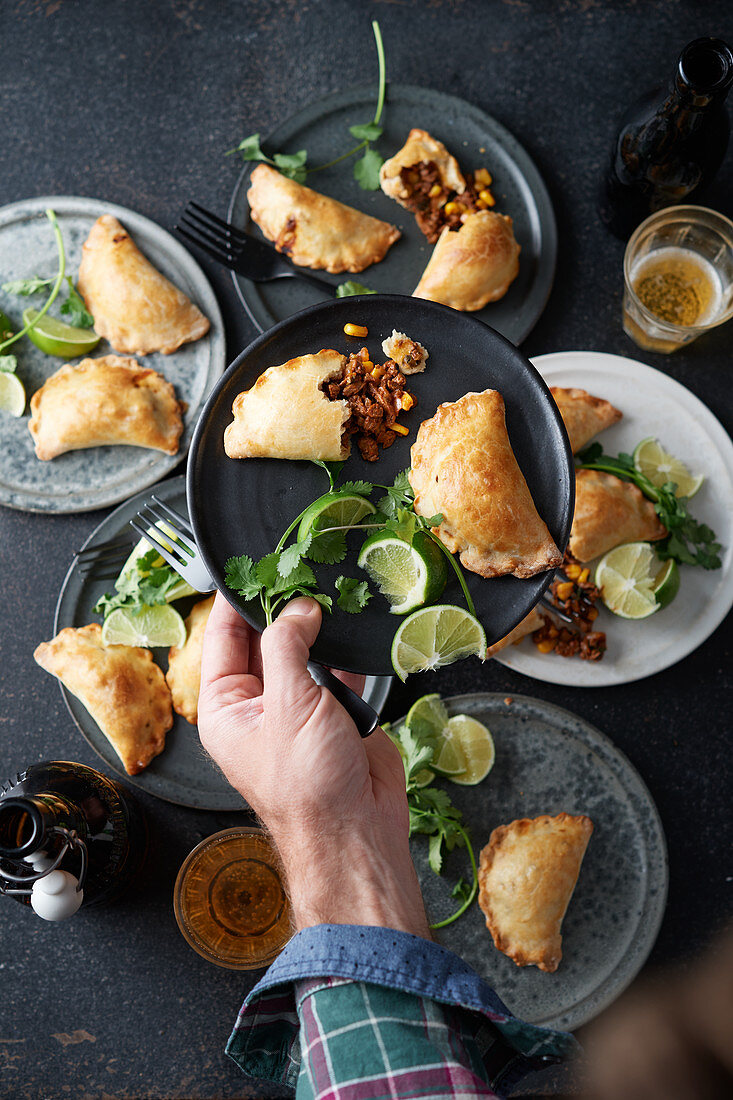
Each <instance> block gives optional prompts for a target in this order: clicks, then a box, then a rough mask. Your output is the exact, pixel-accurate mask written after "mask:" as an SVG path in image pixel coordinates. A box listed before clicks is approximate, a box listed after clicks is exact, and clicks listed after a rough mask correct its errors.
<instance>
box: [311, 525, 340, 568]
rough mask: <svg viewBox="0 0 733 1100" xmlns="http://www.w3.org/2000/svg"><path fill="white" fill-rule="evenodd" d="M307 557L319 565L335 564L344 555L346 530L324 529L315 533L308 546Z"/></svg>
mask: <svg viewBox="0 0 733 1100" xmlns="http://www.w3.org/2000/svg"><path fill="white" fill-rule="evenodd" d="M307 557H309V558H310V560H311V561H315V562H318V563H319V564H320V565H336V563H337V562H340V561H343V560H344V558H345V557H346V532H345V531H325V532H324V533H323V534H322V535H318V534H316V536H315V538H314V539H313V541H312V542H311V544H310V547H309V548H308V554H307Z"/></svg>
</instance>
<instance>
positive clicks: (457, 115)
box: [229, 84, 557, 344]
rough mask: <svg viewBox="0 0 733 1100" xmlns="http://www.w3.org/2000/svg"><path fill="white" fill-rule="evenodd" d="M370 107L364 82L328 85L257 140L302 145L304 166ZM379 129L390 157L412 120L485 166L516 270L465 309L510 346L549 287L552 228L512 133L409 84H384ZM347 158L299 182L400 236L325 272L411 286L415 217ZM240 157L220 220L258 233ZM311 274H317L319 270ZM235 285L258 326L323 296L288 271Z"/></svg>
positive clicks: (331, 150) (426, 252) (277, 148)
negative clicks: (472, 309)
mask: <svg viewBox="0 0 733 1100" xmlns="http://www.w3.org/2000/svg"><path fill="white" fill-rule="evenodd" d="M373 114H374V89H373V88H367V87H364V88H353V89H350V90H349V91H345V92H335V93H333V94H332V95H328V96H326V97H325V98H324V99H319V100H317V101H316V102H315V103H311V104H309V105H308V106H307V107H305V108H304V109H303V110H302V111H299V112H298V113H297V114H295V115H293V116H292V117H291V118H289V119H287V120H286V121H285V122H283V123H282V124H281V125H280V126H278V128H277V129H276V130H274V131H273V132H272V133H271V134H269V135H268V137H267V140H266V141H265V142H264V143H263V144H264V148H265V151H266V152H269V153H273V152H293V151H295V150H298V149H307V150H308V157H309V161H310V163H311V164H325V163H326V162H327V161H329V160H332V159H333V157H334V156H338V154H339V153H341V152H343V151H345V150H346V149H348V148H349V144H348V143H349V142H350V141H352V140H353V139H351V137H350V135H349V130H348V128H349V126H351V125H353V124H354V123H359V122H366V121H368V120H369V119H371V118H372V116H373ZM383 123H384V133H383V135H382V137H381V138H380V139H379V141H378V142H377V143H376V148H377V149H378V150H379V152H380V153H381V154H382V155H383V156H384V157H389V156H392V155H393V154H394V153H395V152H396V151H397V150H398V149H399V148H400V147H401V146H402V145H403V144H404V142H405V139H406V137H407V135H408V133H409V131H410V130H411V129H412V127H413V126H419V127H421V128H423V129H425V130H429V131H430V133H431V134H433V136H434V137H436V138H439V139H440V140H441V141H443V142H444V143H445V145H446V146H447V148H448V149H449V150H450V152H451V153H453V154H454V155H455V156H456V158H457V159H458V161H459V163H460V164H461V166H462V167H464V168H465V169H467V170H472V169H475V168H480V167H482V166H484V167H486V168H488V169H489V171H490V172H491V174H492V176H493V180H494V182H493V183H492V191H493V192H494V194H495V196H496V199H497V206H496V209H497V211H499V212H500V213H502V214H509V215H511V217H512V218H513V220H514V232H515V235H516V238H517V240H518V242H519V244H520V245H521V248H522V253H521V256H520V260H519V275H518V277H517V279H516V280H515V281H514V283H512V285H511V287H510V289H509V291H508V292H507V294H506V295H505V296H504V297H503V298H502V299H501V300H500V301H498V302H492V303H491V304H490V305H488V306H486V307H485V309H482V310H480V311H479V312H478V313H476V314H474V316H476V317H479V318H480V319H481V320H482V321H485V322H486V324H487V325H491V327H492V328H495V329H496V330H497V332H500V333H501V334H502V336H506V337H507V339H508V340H511V341H512V343H515V344H519V343H521V341H522V340H524V338H525V337H526V336H527V334H528V333H529V332H530V331H531V330H532V328H533V326H534V325H535V323H536V322H537V320H538V318H539V316H540V314H541V313H542V310H543V309H544V308H545V303H546V302H547V299H548V297H549V294H550V290H551V288H552V280H553V277H554V274H555V259H556V253H557V228H556V225H555V215H554V213H553V209H552V203H551V202H550V197H549V195H548V193H547V189H546V187H545V185H544V183H543V181H542V178H541V176H540V174H539V172H538V171H537V169H536V168H535V166H534V163H533V162H532V161H531V160H530V158H529V156H528V155H527V153H526V152H525V150H524V149H523V148H522V146H521V145H520V144H519V143H518V142H517V140H516V139H515V138H514V137H513V136H512V135H511V134H510V133H509V132H508V130H505V129H504V127H503V126H501V125H500V123H498V122H496V121H495V119H493V118H491V117H490V116H489V115H487V114H485V113H484V112H483V111H482V110H480V109H479V108H478V107H474V106H472V105H471V104H470V103H466V102H465V101H464V100H462V99H457V98H456V97H455V96H451V95H445V94H444V93H443V92H436V91H433V90H432V89H430V88H419V87H417V86H415V85H411V84H389V85H388V86H387V100H386V106H385V109H384V115H383ZM352 165H353V162H352V161H347V162H345V163H341V164H338V165H335V166H334V167H333V168H328V169H325V170H324V171H323V172H318V173H317V174H316V175H314V176H311V177H309V179H308V184H309V186H313V187H314V188H315V189H316V190H319V191H323V192H324V194H326V195H330V196H332V197H333V198H335V199H339V200H340V201H341V202H345V203H348V204H349V205H350V206H354V207H356V208H357V209H358V210H363V211H364V212H365V213H367V214H372V215H374V217H377V218H382V219H383V220H384V221H387V222H391V223H393V224H395V225H397V226H399V228H400V229H401V230H402V233H403V236H402V238H401V239H400V240H399V241H397V243H396V244H394V245H393V246H392V248H391V249H390V250H389V252H388V253H387V255H386V257H385V259H384V260H383V261H382V262H381V263H379V264H374V265H373V266H372V267H369V268H367V269H366V271H364V272H362V273H361V274H360V275H348V274H344V275H331V276H328V275H326V276H325V277H326V278H328V279H330V280H331V281H332V282H333V283H335V284H337V283H340V282H343V281H344V280H345V279H349V278H353V279H357V280H358V281H359V282H361V283H363V284H364V285H366V286H368V287H370V289H372V290H377V291H379V292H381V293H383V294H412V292H413V290H414V289H415V287H416V286H417V284H418V281H419V279H420V276H421V274H422V272H423V270H424V268H425V265H426V264H427V262H428V259H429V258H430V254H431V252H432V250H433V246H432V245H430V244H428V243H427V241H426V240H425V238H424V237H423V235H422V233H421V232H420V230H419V229H418V228H417V225H416V223H415V219H414V217H413V216H412V214H410V213H409V212H408V211H407V210H404V209H403V208H402V207H401V206H399V205H398V203H396V202H394V200H392V199H389V198H387V196H386V195H384V194H383V193H382V192H381V191H363V190H362V189H361V188H360V187H359V185H358V183H357V182H356V181H355V180H354V178H353V175H352ZM253 167H254V165H251V164H250V165H247V166H246V167H245V169H244V171H243V172H242V174H241V176H240V177H239V180H238V181H237V186H236V188H235V190H234V194H233V196H232V200H231V203H230V206H229V220H230V221H232V222H234V224H235V225H239V226H244V227H246V228H247V229H248V230H249V231H250V232H253V233H255V234H257V235H259V233H260V231H259V229H258V228H257V227H256V226H255V225H253V224H252V223H251V221H250V218H249V206H248V204H247V188H248V186H249V173H250V171H251V169H252V168H253ZM319 274H324V273H322V272H319ZM234 283H235V286H236V288H237V292H238V294H239V296H240V298H241V299H242V302H243V303H244V307H245V309H246V310H247V313H248V314H249V316H250V318H251V319H252V321H253V322H254V323H255V324H256V325H257V327H258V328H259V329H260V331H264V330H265V329H268V328H270V327H271V326H272V325H274V324H275V323H276V322H277V321H282V320H284V319H285V318H286V317H290V316H291V314H293V313H297V312H298V310H300V309H303V308H305V306H309V305H313V304H315V303H316V302H318V301H323V300H324V298H325V297H326V295H324V294H321V293H320V292H319V291H318V289H317V288H315V287H312V286H309V285H308V284H307V283H305V282H302V281H301V280H298V279H280V280H278V281H277V282H273V283H252V282H250V281H249V280H247V279H244V278H242V277H241V276H240V275H236V274H234Z"/></svg>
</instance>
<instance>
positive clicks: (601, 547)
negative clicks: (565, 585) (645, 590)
mask: <svg viewBox="0 0 733 1100" xmlns="http://www.w3.org/2000/svg"><path fill="white" fill-rule="evenodd" d="M666 534H667V528H666V527H665V526H664V524H663V523H662V521H661V520H660V518H659V516H658V515H657V513H656V512H655V511H654V505H653V504H652V502H651V501H650V500H648V499H647V498H646V497H645V496H644V494H643V493H642V491H641V489H637V487H636V486H635V485H632V484H631V482H630V481H622V480H621V478H620V477H614V475H613V474H604V473H601V472H600V471H599V470H578V471H577V472H576V475H575V513H574V515H573V526H572V529H571V531H570V542H569V543H568V549H569V550H570V553H571V554H572V555H573V557H574V558H577V560H578V561H592V560H593V558H599V557H600V556H601V554H605V553H606V551H607V550H612V549H613V548H614V546H620V545H621V543H622V542H637V541H641V542H650V541H654V540H655V539H662V538H664V536H665V535H666Z"/></svg>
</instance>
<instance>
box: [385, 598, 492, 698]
mask: <svg viewBox="0 0 733 1100" xmlns="http://www.w3.org/2000/svg"><path fill="white" fill-rule="evenodd" d="M485 653H486V634H485V632H484V628H483V627H482V626H481V623H480V622H479V621H478V619H476V618H474V616H473V615H471V614H469V612H468V611H464V610H463V608H462V607H454V606H453V605H452V604H446V603H443V604H437V605H435V606H434V607H421V608H420V609H419V610H418V611H413V613H412V615H408V616H407V618H406V619H405V620H404V621H403V622H402V623H400V625H399V627H398V628H397V632H396V633H395V636H394V639H393V641H392V667H393V668H394V670H395V672H396V673H397V675H398V676H399V678H400V679H401V680H406V679H407V677H408V676H409V675H410V673H411V672H425V671H426V670H427V669H435V668H442V667H443V666H444V665H450V664H453V662H454V661H461V660H462V659H463V658H464V657H471V656H476V657H480V658H481V659H482V660H483V657H484V655H485Z"/></svg>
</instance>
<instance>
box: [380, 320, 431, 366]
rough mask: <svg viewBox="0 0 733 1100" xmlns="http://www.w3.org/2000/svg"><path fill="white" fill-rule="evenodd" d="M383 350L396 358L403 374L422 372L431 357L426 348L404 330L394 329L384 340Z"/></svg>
mask: <svg viewBox="0 0 733 1100" xmlns="http://www.w3.org/2000/svg"><path fill="white" fill-rule="evenodd" d="M382 351H383V352H384V354H385V355H386V356H387V358H388V359H392V360H394V362H395V363H396V364H397V366H398V367H399V368H400V370H401V371H402V373H403V374H421V373H422V372H423V371H424V370H425V367H426V366H427V364H428V359H429V358H430V356H429V353H428V351H427V349H426V348H424V347H423V346H422V344H419V343H418V342H417V340H411V339H410V337H409V336H407V335H406V334H405V333H404V332H398V331H397V329H396V328H393V329H392V335H391V336H388V337H387V339H386V340H383V341H382Z"/></svg>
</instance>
